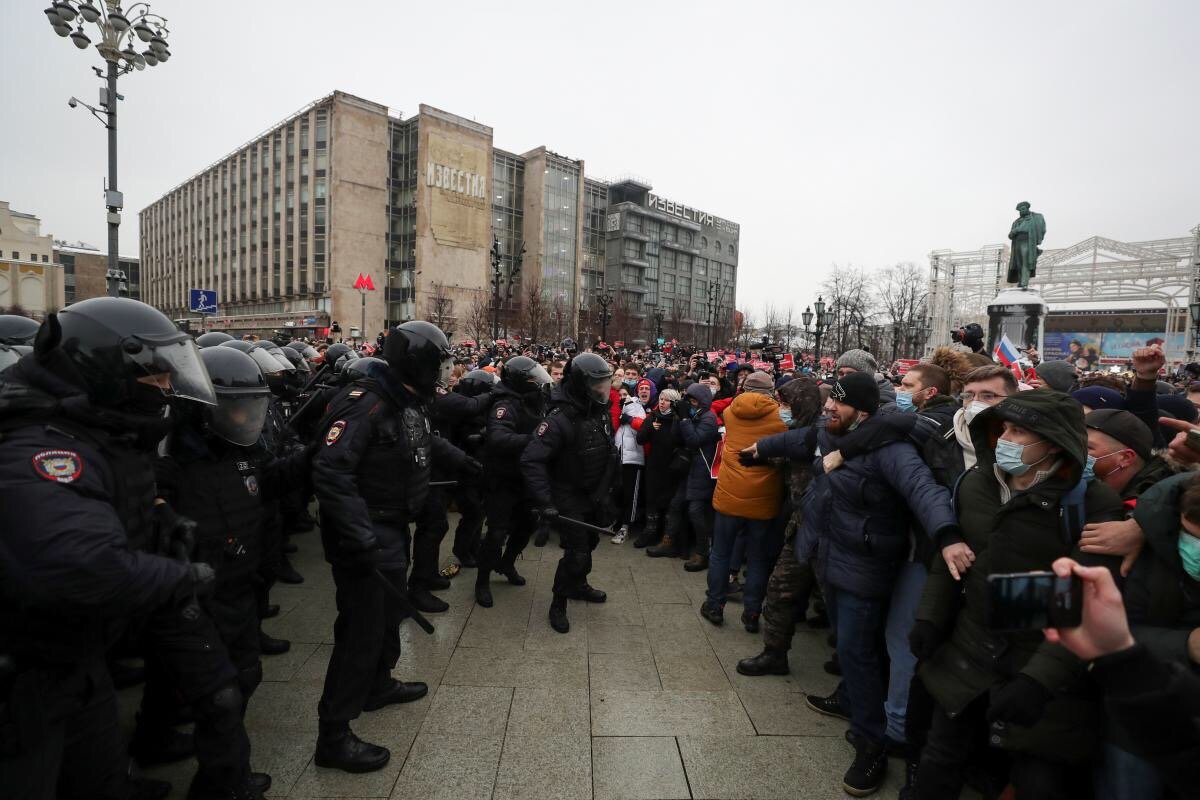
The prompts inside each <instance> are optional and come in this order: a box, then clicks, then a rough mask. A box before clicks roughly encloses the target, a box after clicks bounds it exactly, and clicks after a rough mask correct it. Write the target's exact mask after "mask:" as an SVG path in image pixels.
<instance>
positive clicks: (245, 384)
mask: <svg viewBox="0 0 1200 800" xmlns="http://www.w3.org/2000/svg"><path fill="white" fill-rule="evenodd" d="M200 358H201V359H203V360H204V365H205V366H206V367H207V368H208V374H209V375H211V376H212V382H213V387H214V388H215V389H216V393H217V404H216V406H215V407H213V408H209V409H206V410H205V414H204V418H205V421H206V422H207V423H208V427H209V430H211V431H212V432H213V433H214V434H215V435H216V436H219V437H220V438H222V439H224V440H225V441H227V442H230V443H232V444H236V445H241V446H242V447H248V446H250V445H252V444H254V443H255V442H257V441H258V437H259V436H260V435H261V434H262V428H263V423H264V422H266V419H267V406H268V404H269V403H270V402H271V390H270V388H269V387H268V386H267V380H266V378H265V377H264V376H263V373H262V370H260V369H259V368H258V364H256V363H255V361H254V358H253V355H252V354H247V353H241V352H238V350H237V349H236V348H232V347H206V348H204V349H203V350H201V351H200Z"/></svg>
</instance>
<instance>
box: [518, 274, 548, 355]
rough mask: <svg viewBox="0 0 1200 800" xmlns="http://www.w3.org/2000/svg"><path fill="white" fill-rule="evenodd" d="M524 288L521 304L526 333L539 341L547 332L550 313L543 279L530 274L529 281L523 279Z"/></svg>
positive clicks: (522, 320)
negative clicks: (543, 290)
mask: <svg viewBox="0 0 1200 800" xmlns="http://www.w3.org/2000/svg"><path fill="white" fill-rule="evenodd" d="M522 283H523V286H522V288H523V289H524V290H525V292H524V297H523V298H522V299H523V300H524V302H523V303H522V304H521V317H522V319H521V322H522V324H523V325H524V328H525V335H526V336H528V337H529V338H530V339H532V340H533V341H535V342H539V341H541V340H540V338H539V337H540V336H543V335H545V333H546V321H547V319H548V316H549V313H550V306H549V304H548V303H547V302H546V298H545V297H544V296H543V295H542V281H541V279H540V278H537V277H536V276H530V279H529V280H528V281H522Z"/></svg>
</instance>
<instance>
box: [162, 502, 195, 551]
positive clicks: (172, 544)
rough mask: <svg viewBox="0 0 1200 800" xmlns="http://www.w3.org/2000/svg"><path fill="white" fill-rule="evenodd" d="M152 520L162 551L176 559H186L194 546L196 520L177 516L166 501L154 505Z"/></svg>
mask: <svg viewBox="0 0 1200 800" xmlns="http://www.w3.org/2000/svg"><path fill="white" fill-rule="evenodd" d="M154 520H155V523H156V524H157V526H158V535H159V543H160V547H161V548H162V551H163V553H165V554H166V555H168V556H170V557H171V558H174V559H176V560H178V561H187V560H188V559H189V558H190V557H191V555H192V548H193V547H195V546H196V521H195V520H192V519H188V518H187V517H181V516H179V515H178V514H176V513H175V509H173V508H171V506H170V504H168V503H159V504H158V505H156V506H155V507H154Z"/></svg>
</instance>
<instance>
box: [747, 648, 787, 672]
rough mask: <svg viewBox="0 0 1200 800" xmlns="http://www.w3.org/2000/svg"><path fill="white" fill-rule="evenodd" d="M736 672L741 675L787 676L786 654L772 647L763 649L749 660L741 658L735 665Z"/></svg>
mask: <svg viewBox="0 0 1200 800" xmlns="http://www.w3.org/2000/svg"><path fill="white" fill-rule="evenodd" d="M737 671H738V672H739V673H741V674H742V675H751V676H755V677H756V676H758V675H787V674H788V672H789V670H788V659H787V652H786V651H784V650H779V649H776V648H774V647H767V648H764V649H763V651H762V652H761V653H759V654H758V655H756V656H753V657H751V658H743V659H742V660H741V661H739V662H738V663H737Z"/></svg>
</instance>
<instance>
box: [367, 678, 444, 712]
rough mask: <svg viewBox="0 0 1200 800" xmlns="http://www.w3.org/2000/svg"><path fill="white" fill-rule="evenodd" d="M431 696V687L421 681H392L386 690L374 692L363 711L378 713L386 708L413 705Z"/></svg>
mask: <svg viewBox="0 0 1200 800" xmlns="http://www.w3.org/2000/svg"><path fill="white" fill-rule="evenodd" d="M427 694H429V687H428V686H426V685H425V684H424V683H421V682H420V681H410V682H408V683H405V682H404V681H392V682H391V685H389V686H388V687H387V688H386V689H384V690H383V691H380V692H373V693H372V694H371V696H370V697H368V698H367V702H365V703H363V711H378V710H379V709H381V708H383V707H384V706H392V705H397V704H399V703H411V702H413V701H414V700H420V699H421V698H422V697H424V696H425V695H427Z"/></svg>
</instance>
